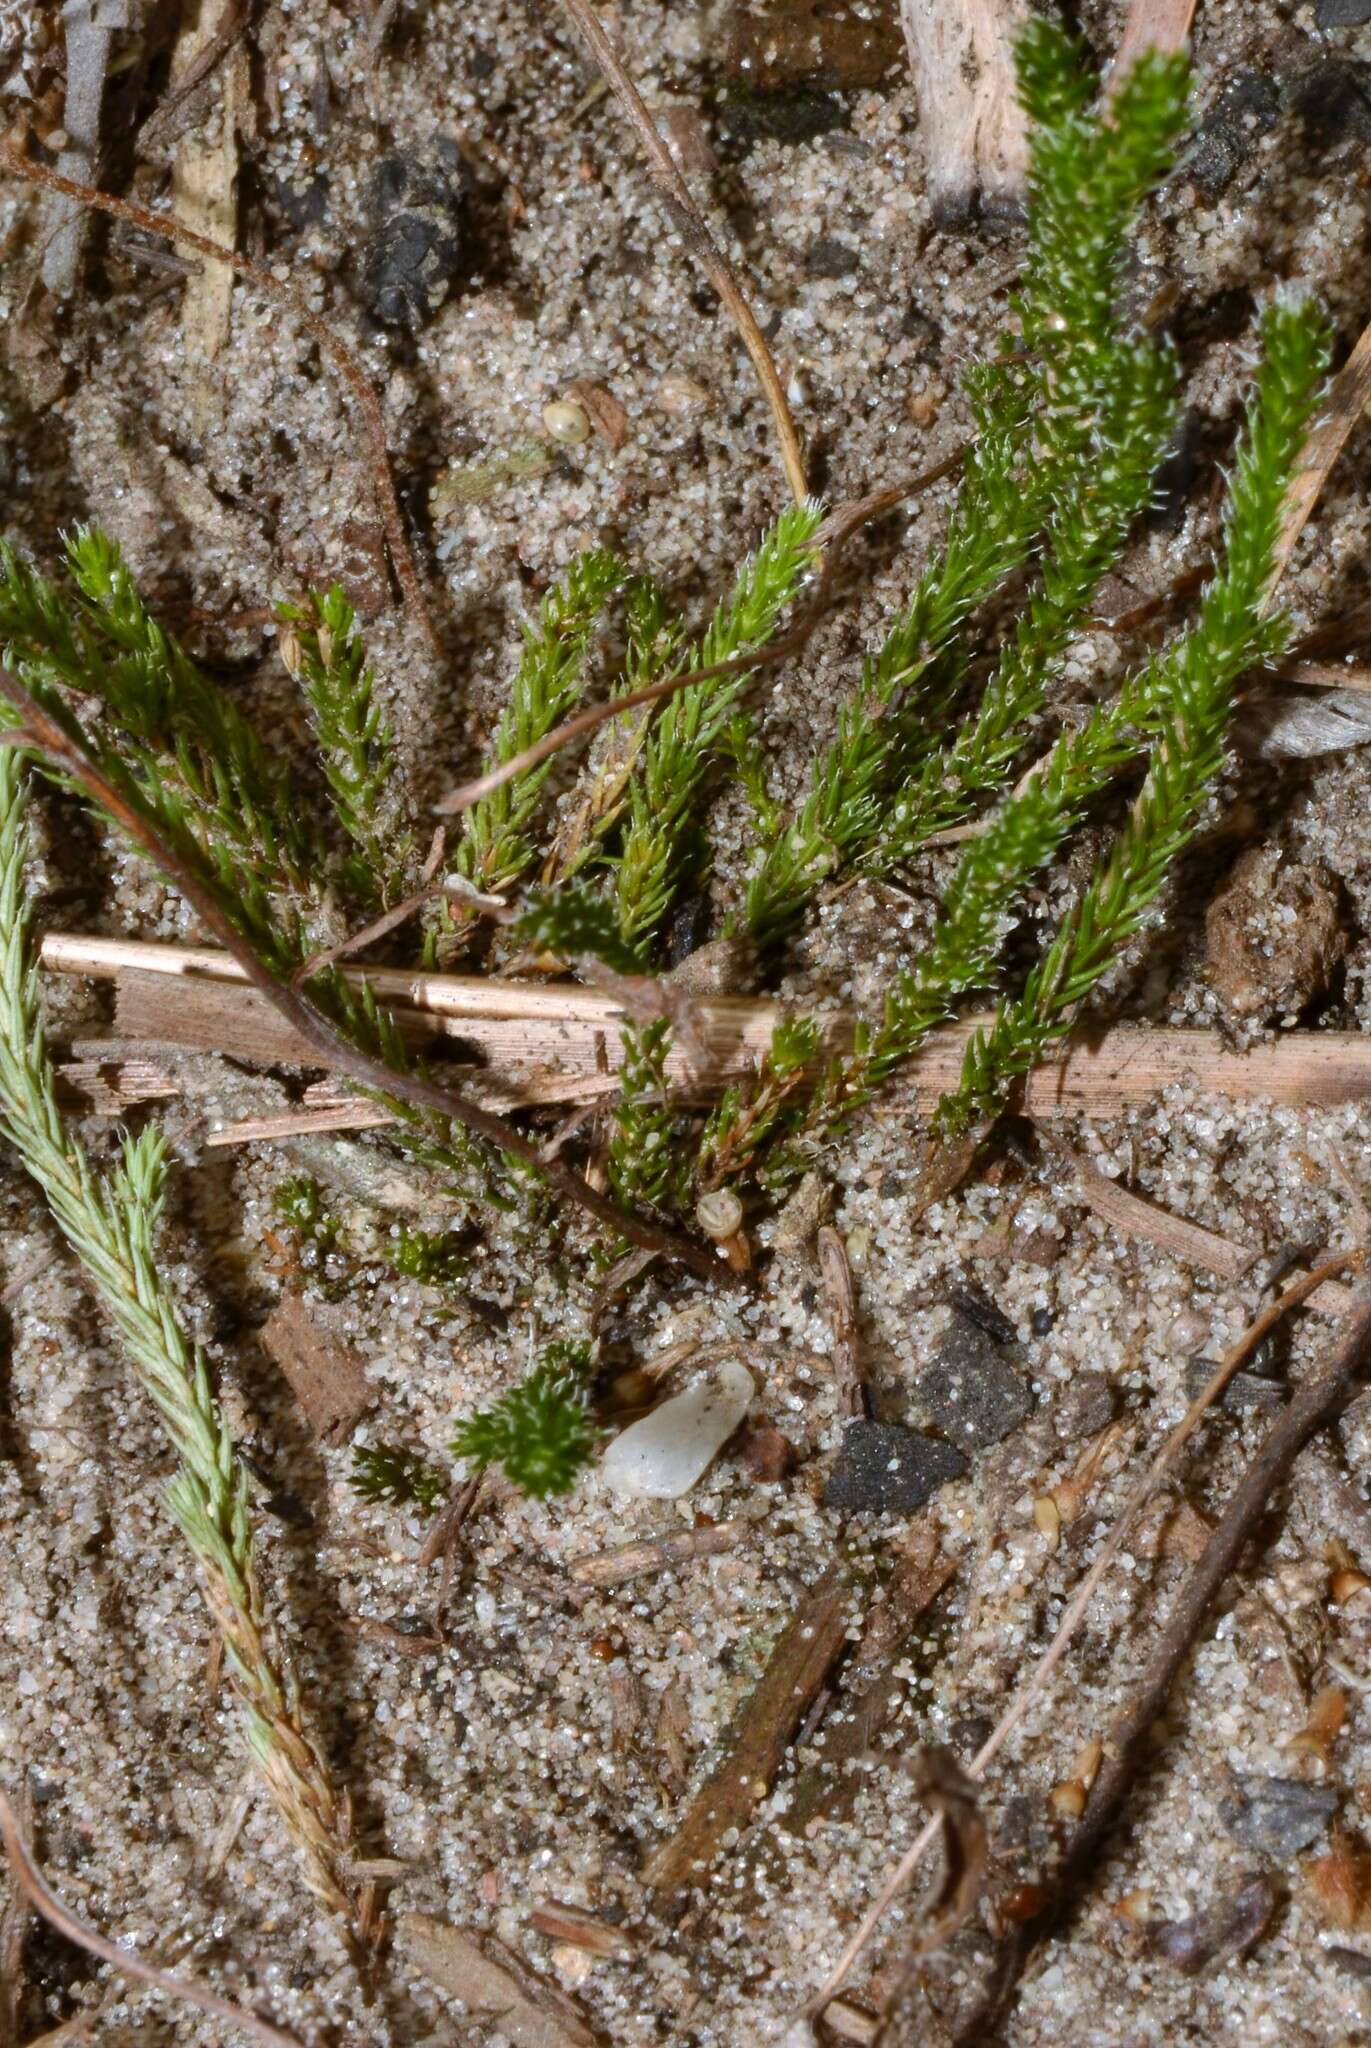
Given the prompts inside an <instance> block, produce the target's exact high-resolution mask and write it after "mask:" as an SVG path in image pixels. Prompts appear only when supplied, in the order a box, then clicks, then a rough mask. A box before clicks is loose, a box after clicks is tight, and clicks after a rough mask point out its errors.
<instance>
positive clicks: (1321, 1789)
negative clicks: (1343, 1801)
mask: <svg viewBox="0 0 1371 2048" xmlns="http://www.w3.org/2000/svg"><path fill="white" fill-rule="evenodd" d="M1337 1810H1338V1794H1337V1793H1336V1792H1335V1791H1334V1790H1333V1788H1332V1786H1331V1785H1304V1784H1301V1783H1300V1781H1299V1779H1298V1778H1260V1777H1258V1778H1239V1779H1238V1780H1237V1797H1236V1798H1234V1799H1225V1800H1224V1801H1223V1803H1222V1804H1221V1805H1220V1807H1219V1819H1220V1821H1221V1822H1222V1824H1223V1827H1224V1831H1225V1833H1227V1834H1230V1835H1231V1836H1232V1837H1233V1840H1234V1841H1235V1842H1241V1843H1242V1844H1243V1846H1244V1847H1245V1848H1248V1849H1259V1850H1261V1851H1262V1853H1263V1854H1264V1855H1267V1856H1297V1855H1298V1854H1299V1852H1300V1850H1301V1849H1307V1848H1309V1846H1310V1844H1311V1843H1313V1842H1317V1840H1318V1839H1319V1836H1320V1835H1321V1834H1322V1833H1323V1831H1324V1829H1325V1828H1326V1827H1327V1825H1328V1823H1329V1821H1330V1820H1332V1818H1333V1815H1334V1814H1335V1813H1336V1812H1337Z"/></svg>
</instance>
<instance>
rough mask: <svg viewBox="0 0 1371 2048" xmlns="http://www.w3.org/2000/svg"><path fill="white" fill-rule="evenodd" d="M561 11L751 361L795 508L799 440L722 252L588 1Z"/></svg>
mask: <svg viewBox="0 0 1371 2048" xmlns="http://www.w3.org/2000/svg"><path fill="white" fill-rule="evenodd" d="M564 5H565V7H566V10H567V13H568V14H569V15H570V16H571V18H572V20H573V21H574V22H575V23H576V26H577V28H578V29H579V30H580V31H581V34H582V36H583V37H584V38H585V41H586V44H587V47H588V48H589V50H590V54H591V56H592V57H593V58H594V59H595V62H596V63H597V64H598V65H599V67H600V70H601V72H602V73H603V75H604V77H605V79H606V80H607V82H608V84H609V86H610V88H611V90H612V91H613V93H614V96H615V98H616V99H617V100H618V102H619V105H620V106H621V107H622V108H623V110H624V113H625V114H626V115H627V116H628V121H629V126H630V127H631V128H632V129H633V132H634V134H635V135H636V136H637V138H638V141H639V143H640V144H641V145H642V150H643V154H644V155H645V156H646V158H647V161H648V167H649V169H650V170H651V172H652V176H653V179H654V181H655V183H656V185H657V189H658V191H659V192H660V193H661V195H662V198H663V200H664V201H665V202H666V208H667V211H668V213H670V215H671V217H672V219H673V221H674V222H675V223H676V225H677V227H678V228H679V229H680V231H681V233H682V235H683V236H684V237H685V240H686V242H687V243H688V245H689V247H690V248H691V249H692V250H693V251H694V252H695V255H696V257H697V258H698V260H699V262H700V264H701V265H702V267H703V269H704V271H705V274H706V276H707V277H708V278H709V281H710V283H711V284H712V285H713V287H714V289H715V291H716V292H717V293H718V294H719V297H720V298H721V299H722V300H723V302H724V304H725V306H726V307H727V308H728V311H729V314H730V316H731V317H732V320H733V324H734V326H735V327H736V328H737V330H738V333H739V336H740V337H741V339H742V344H743V347H744V348H745V349H746V350H747V352H748V354H749V355H750V356H751V358H752V366H753V368H754V369H755V370H756V372H757V378H758V382H759V383H760V384H761V387H762V392H763V394H764V396H765V398H766V402H767V404H768V406H770V408H771V417H772V419H773V420H774V422H775V425H776V438H777V440H778V441H779V442H780V448H781V463H782V466H783V467H784V469H785V474H786V481H787V483H788V484H789V485H790V488H791V491H792V492H793V493H794V496H795V502H796V504H803V502H804V500H805V499H806V497H808V495H809V486H808V484H807V483H806V481H805V468H804V457H803V456H802V454H801V453H800V440H799V436H798V434H797V433H796V431H795V422H794V420H793V418H792V417H791V412H790V405H789V402H788V400H787V398H786V395H785V389H784V387H783V385H782V383H781V380H780V376H779V375H778V373H777V370H776V364H775V362H774V360H773V358H772V354H771V350H770V349H769V348H768V347H767V341H766V336H765V335H764V334H763V333H762V330H761V328H760V327H759V326H758V325H757V319H756V315H755V314H754V313H753V311H752V308H751V306H749V304H748V302H747V300H746V299H745V298H744V296H743V293H742V288H741V286H740V285H739V283H738V280H737V278H736V277H735V276H734V275H733V272H732V270H731V269H730V268H729V265H728V263H727V261H726V259H725V257H724V254H723V251H722V250H721V249H720V247H719V245H718V243H717V242H716V241H715V239H714V237H713V235H711V233H710V232H709V227H708V225H707V223H706V221H705V218H704V215H703V214H702V213H701V212H700V209H699V207H698V206H697V205H696V204H695V201H694V199H693V198H692V196H691V191H690V187H689V185H687V183H686V181H685V179H684V178H683V177H682V176H681V173H680V172H679V170H677V168H676V164H675V161H674V159H673V157H672V154H671V151H670V150H669V149H668V148H667V146H666V143H665V142H664V141H663V139H662V137H661V135H660V134H659V133H658V131H657V124H656V122H655V121H654V120H653V118H652V116H651V114H650V113H649V112H648V110H647V107H646V105H645V103H644V101H643V96H642V94H641V93H640V92H639V90H638V88H637V86H636V85H635V84H634V83H633V80H632V79H631V78H630V77H629V74H628V72H627V71H626V70H625V69H624V65H623V61H622V59H621V58H620V56H619V54H618V52H617V51H616V49H615V48H614V45H613V43H611V42H610V40H609V37H608V36H607V35H606V34H605V31H604V25H603V23H602V22H601V21H600V19H599V16H598V15H597V14H596V13H595V10H594V8H593V7H591V6H590V4H589V0H564Z"/></svg>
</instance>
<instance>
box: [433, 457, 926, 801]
mask: <svg viewBox="0 0 1371 2048" xmlns="http://www.w3.org/2000/svg"><path fill="white" fill-rule="evenodd" d="M965 455H966V449H965V448H958V449H957V450H956V452H955V453H954V454H952V455H949V456H948V457H947V459H946V460H945V461H943V462H939V463H936V464H935V465H934V467H933V468H932V469H925V470H922V471H921V472H920V473H919V475H918V476H915V477H911V478H910V480H909V482H908V483H907V484H895V485H892V486H891V487H890V489H889V490H885V491H874V492H873V493H872V494H871V496H870V497H867V498H853V499H852V500H851V501H850V502H849V503H848V504H845V505H839V506H838V508H837V509H836V511H833V512H830V514H829V516H828V518H827V519H825V521H824V523H823V525H822V526H821V527H820V528H819V529H818V531H817V533H816V534H815V536H814V546H815V548H816V549H820V548H822V549H823V550H824V556H823V568H822V570H821V572H820V575H819V584H818V588H817V590H816V591H815V593H814V601H813V603H812V604H811V605H810V606H809V608H808V610H807V611H805V612H804V613H803V614H802V616H801V617H800V619H799V620H798V621H797V622H796V624H795V625H794V626H793V627H792V628H791V630H790V632H788V633H786V634H784V635H783V636H782V638H781V639H779V640H774V641H773V642H772V643H771V645H770V646H769V647H759V648H758V649H757V651H756V653H755V654H734V655H731V656H730V657H729V659H728V660H727V661H713V662H710V663H709V664H708V666H707V667H705V668H683V669H680V670H678V671H677V673H676V674H675V675H674V676H664V677H663V678H662V680H661V682H658V683H645V684H644V685H643V687H642V689H641V690H630V691H629V692H628V694H627V695H626V696H623V697H612V698H611V699H610V700H609V702H608V703H607V704H590V705H587V707H586V709H585V710H584V711H578V712H577V713H576V714H575V716H574V717H572V718H568V719H566V720H565V721H564V722H563V723H562V724H561V725H557V726H554V727H553V729H552V731H551V732H549V733H544V735H543V737H542V738H541V739H540V740H535V741H534V743H533V745H532V746H529V747H525V748H524V750H523V752H522V753H519V754H515V755H514V757H513V759H512V760H509V761H502V762H501V763H500V765H499V766H498V767H496V768H488V769H487V770H486V772H485V773H484V774H483V775H476V776H473V778H472V780H471V781H470V782H464V783H462V784H461V785H460V787H459V788H457V789H453V790H449V791H448V794H447V795H446V796H445V797H441V798H440V799H439V801H438V802H437V803H436V804H435V805H434V809H435V810H436V811H441V812H443V813H444V814H446V815H451V813H453V812H454V811H469V810H470V809H471V806H472V805H473V804H476V803H479V802H480V801H481V798H482V797H485V796H489V795H490V793H491V791H492V790H496V789H499V788H500V787H501V786H502V785H503V784H504V783H506V782H512V781H513V780H514V778H515V776H516V775H526V774H527V773H528V770H529V769H530V768H536V767H537V766H538V765H539V763H540V762H542V761H546V760H547V758H548V756H549V755H550V754H555V753H557V752H558V751H559V750H560V749H561V748H562V747H564V746H566V745H567V744H568V742H569V741H571V740H574V739H579V738H580V736H581V734H582V733H587V732H594V730H595V728H596V726H598V725H603V724H604V723H605V721H606V719H610V718H619V717H621V716H622V714H623V713H624V712H626V711H633V710H636V708H637V707H638V705H640V704H660V703H661V701H662V699H663V698H664V697H674V696H675V695H676V692H677V691H678V690H686V689H689V687H690V685H691V684H692V683H707V682H710V681H712V680H713V678H714V677H716V676H737V675H748V674H750V673H751V672H752V671H753V670H754V669H759V668H774V667H775V665H776V663H777V662H778V661H789V659H790V657H791V655H792V654H798V653H799V651H800V649H801V648H802V647H803V646H804V644H805V642H806V641H807V640H808V638H809V636H810V634H811V633H812V632H813V631H814V628H815V627H816V626H817V625H818V623H819V621H820V619H821V618H822V617H823V615H824V613H825V611H826V610H827V608H828V597H829V592H830V590H831V588H832V585H833V577H834V573H835V570H836V568H837V561H838V554H839V550H840V549H841V548H842V545H843V543H844V542H845V541H846V540H847V539H849V538H850V536H851V535H852V534H854V533H855V532H856V531H857V529H858V527H860V526H865V525H866V523H867V521H868V520H871V519H878V518H879V517H880V515H881V514H882V513H883V512H889V511H891V510H892V509H893V508H894V507H895V506H896V505H898V504H900V503H901V502H902V501H903V500H904V499H906V498H910V497H912V496H913V495H914V493H915V491H921V490H924V489H926V488H927V486H928V485H929V484H936V483H940V482H941V481H942V479H943V478H944V477H945V476H951V475H952V473H953V472H954V470H957V469H960V467H961V465H962V461H963V458H964V457H965Z"/></svg>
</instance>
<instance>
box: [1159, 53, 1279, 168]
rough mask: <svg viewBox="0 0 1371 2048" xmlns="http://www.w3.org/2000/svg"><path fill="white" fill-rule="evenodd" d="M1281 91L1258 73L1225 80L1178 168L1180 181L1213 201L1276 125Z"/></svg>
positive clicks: (1246, 73)
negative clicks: (1191, 182)
mask: <svg viewBox="0 0 1371 2048" xmlns="http://www.w3.org/2000/svg"><path fill="white" fill-rule="evenodd" d="M1280 102H1281V95H1280V87H1279V86H1278V85H1277V83H1276V81H1275V79H1274V78H1271V77H1269V76H1268V75H1267V74H1266V73H1265V72H1263V71H1239V72H1237V73H1236V74H1235V76H1234V77H1232V78H1230V79H1229V80H1228V82H1227V83H1226V85H1225V86H1224V87H1223V90H1222V91H1221V92H1220V94H1219V96H1218V98H1217V99H1216V100H1215V101H1214V104H1213V105H1212V106H1211V107H1210V109H1209V111H1208V113H1207V114H1206V115H1205V117H1204V119H1203V121H1202V122H1201V123H1200V126H1199V128H1198V130H1197V131H1196V135H1195V140H1194V142H1193V143H1192V144H1191V146H1190V149H1189V150H1188V151H1187V153H1186V155H1185V157H1184V159H1183V160H1182V163H1181V166H1180V174H1181V176H1182V177H1186V178H1189V179H1191V180H1192V181H1193V183H1194V184H1196V185H1198V187H1199V189H1200V191H1201V192H1202V193H1203V194H1204V196H1205V198H1206V199H1217V198H1218V196H1219V194H1220V193H1221V192H1222V191H1223V189H1224V186H1225V185H1227V184H1228V183H1229V181H1230V180H1231V179H1232V178H1234V177H1235V176H1236V175H1237V172H1238V170H1239V169H1240V167H1241V166H1242V164H1243V163H1244V162H1245V161H1246V159H1247V158H1248V157H1249V156H1250V155H1251V153H1252V150H1253V148H1254V146H1255V145H1256V142H1257V139H1258V137H1259V136H1261V135H1263V134H1265V133H1266V131H1267V130H1268V129H1269V128H1272V127H1274V126H1275V123H1276V120H1277V118H1278V116H1279V114H1280Z"/></svg>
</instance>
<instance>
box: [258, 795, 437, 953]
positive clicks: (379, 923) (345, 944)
mask: <svg viewBox="0 0 1371 2048" xmlns="http://www.w3.org/2000/svg"><path fill="white" fill-rule="evenodd" d="M446 845H447V833H446V831H445V829H444V828H443V826H441V825H440V826H439V827H438V830H437V831H436V832H435V833H434V835H433V843H432V845H431V846H430V847H429V850H428V855H427V857H426V859H425V861H424V865H423V867H422V868H421V869H420V870H419V880H420V887H419V888H417V889H415V890H414V891H413V892H412V894H410V895H408V896H404V897H402V898H401V900H400V901H399V902H398V903H392V904H391V906H390V908H389V910H383V911H382V912H381V915H380V916H379V917H373V918H372V920H371V922H370V923H369V924H364V925H363V926H362V927H361V928H360V930H358V931H355V932H349V933H348V935H347V937H346V938H343V939H339V941H338V943H337V945H335V946H324V947H323V948H321V950H320V951H319V952H317V953H311V954H310V956H309V958H308V960H306V961H305V963H304V965H303V966H302V967H297V968H296V970H295V972H294V974H292V976H291V977H290V986H291V987H292V988H295V989H299V988H303V987H304V986H305V983H306V982H307V981H313V979H314V977H315V975H316V974H322V973H323V971H324V969H325V968H326V967H333V966H336V965H337V963H338V962H339V961H340V960H349V959H351V958H352V957H353V955H354V954H357V953H361V952H364V951H365V949H366V948H367V947H368V946H372V945H375V943H376V941H377V940H378V939H383V938H385V937H386V935H387V934H388V933H389V932H393V931H397V930H398V929H399V927H400V926H401V925H402V924H404V922H405V921H406V919H407V918H411V917H413V915H414V913H415V911H416V910H422V909H423V907H424V905H425V904H426V903H427V902H428V900H429V898H430V897H431V896H434V895H436V894H437V893H438V891H439V890H440V889H441V888H442V887H443V883H442V881H441V880H440V879H438V878H437V875H438V867H439V864H440V863H441V861H442V858H443V851H444V848H445V847H446Z"/></svg>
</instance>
